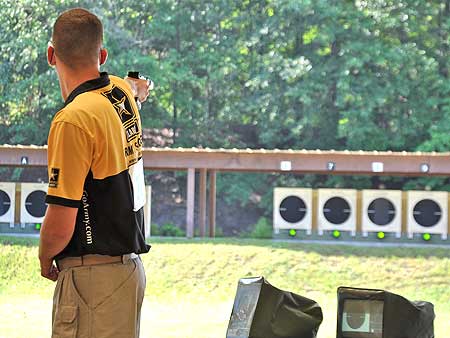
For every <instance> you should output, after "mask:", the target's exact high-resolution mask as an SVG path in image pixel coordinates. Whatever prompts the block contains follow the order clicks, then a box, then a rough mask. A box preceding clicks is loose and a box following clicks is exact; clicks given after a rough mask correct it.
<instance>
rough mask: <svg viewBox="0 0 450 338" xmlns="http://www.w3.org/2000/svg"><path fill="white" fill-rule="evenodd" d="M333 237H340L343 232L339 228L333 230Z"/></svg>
mask: <svg viewBox="0 0 450 338" xmlns="http://www.w3.org/2000/svg"><path fill="white" fill-rule="evenodd" d="M333 237H334V238H339V237H341V232H340V231H339V230H334V231H333Z"/></svg>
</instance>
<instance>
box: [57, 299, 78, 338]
mask: <svg viewBox="0 0 450 338" xmlns="http://www.w3.org/2000/svg"><path fill="white" fill-rule="evenodd" d="M77 330H78V307H77V306H71V305H59V307H58V308H57V309H56V313H55V321H54V323H53V335H52V338H75V337H76V335H77Z"/></svg>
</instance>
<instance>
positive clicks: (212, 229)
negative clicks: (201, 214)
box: [209, 170, 216, 237]
mask: <svg viewBox="0 0 450 338" xmlns="http://www.w3.org/2000/svg"><path fill="white" fill-rule="evenodd" d="M215 236H216V171H215V170H210V171H209V237H215Z"/></svg>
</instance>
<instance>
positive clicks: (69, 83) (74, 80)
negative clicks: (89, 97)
mask: <svg viewBox="0 0 450 338" xmlns="http://www.w3.org/2000/svg"><path fill="white" fill-rule="evenodd" d="M99 75H100V72H99V70H98V68H96V67H91V68H88V69H83V70H82V71H78V70H72V69H68V68H65V69H62V71H60V72H58V77H59V83H60V86H61V95H62V97H63V100H64V101H66V100H67V98H68V97H69V95H70V93H72V92H73V90H74V89H75V88H77V87H78V86H79V85H81V84H82V83H84V82H86V81H89V80H93V79H96V78H98V77H99Z"/></svg>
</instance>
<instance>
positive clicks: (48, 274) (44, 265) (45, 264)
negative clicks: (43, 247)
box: [40, 259, 59, 281]
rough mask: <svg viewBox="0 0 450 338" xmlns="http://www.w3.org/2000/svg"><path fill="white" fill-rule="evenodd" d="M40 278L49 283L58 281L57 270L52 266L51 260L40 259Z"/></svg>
mask: <svg viewBox="0 0 450 338" xmlns="http://www.w3.org/2000/svg"><path fill="white" fill-rule="evenodd" d="M40 262H41V276H42V277H44V278H47V279H50V280H51V281H56V280H57V279H58V273H59V272H58V269H57V268H56V266H55V265H54V264H53V260H46V259H41V260H40Z"/></svg>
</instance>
